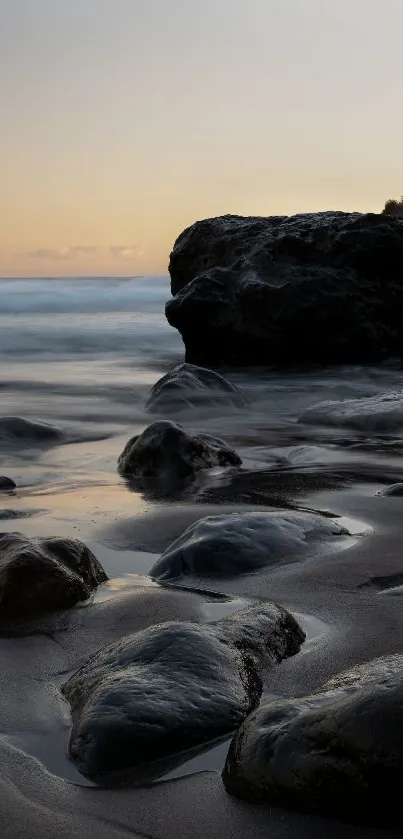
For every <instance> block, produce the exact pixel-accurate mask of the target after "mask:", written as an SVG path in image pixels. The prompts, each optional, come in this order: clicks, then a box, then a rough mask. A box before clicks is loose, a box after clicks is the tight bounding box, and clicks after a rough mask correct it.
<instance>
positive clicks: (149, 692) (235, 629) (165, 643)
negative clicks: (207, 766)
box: [63, 603, 305, 778]
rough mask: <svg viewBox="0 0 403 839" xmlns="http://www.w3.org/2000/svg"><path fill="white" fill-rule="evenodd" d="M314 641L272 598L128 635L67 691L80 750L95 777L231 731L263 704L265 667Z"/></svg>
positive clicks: (78, 758)
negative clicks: (225, 614) (222, 615)
mask: <svg viewBox="0 0 403 839" xmlns="http://www.w3.org/2000/svg"><path fill="white" fill-rule="evenodd" d="M304 637H305V636H304V633H303V631H302V630H301V628H300V627H299V625H298V624H297V622H296V621H295V619H294V618H293V617H292V616H291V615H290V614H289V613H288V612H286V611H285V609H282V608H281V607H278V606H275V605H273V604H270V603H265V604H262V605H259V606H256V607H251V608H249V609H246V610H245V611H241V612H238V613H236V614H235V615H232V616H231V617H229V618H226V619H224V620H221V621H218V622H217V623H215V624H209V625H205V626H203V625H197V624H193V623H189V622H171V623H166V624H160V625H157V626H152V627H150V628H149V629H146V630H144V631H142V632H137V633H136V634H134V635H131V636H129V637H127V638H122V639H121V640H120V641H118V642H117V643H115V644H112V645H111V646H110V647H107V648H106V649H104V650H102V651H101V652H100V653H99V654H97V655H96V656H94V657H93V658H92V659H90V661H89V662H88V663H87V664H86V665H84V667H83V668H82V669H81V670H79V671H78V673H76V674H75V675H74V676H73V677H72V678H71V679H70V681H69V682H67V684H65V685H64V687H63V694H64V695H65V697H66V698H67V699H68V700H69V702H70V704H71V707H72V714H73V727H72V732H71V737H70V743H69V753H70V756H71V757H72V759H73V760H74V761H75V762H76V763H77V765H78V768H79V769H80V771H81V772H82V773H84V774H85V775H88V776H90V777H93V778H97V777H98V778H102V777H103V776H108V775H110V774H111V773H116V772H120V771H122V770H129V769H130V770H132V771H133V773H134V774H135V773H136V769H138V768H139V767H140V770H141V766H142V765H144V764H147V763H149V762H150V761H153V760H154V761H155V760H160V759H162V758H164V757H166V756H168V755H172V754H177V753H180V752H182V751H184V750H188V749H190V748H192V747H194V746H197V745H200V744H201V743H207V742H209V741H211V740H213V739H215V738H218V737H221V736H222V735H225V734H230V733H231V732H233V731H234V729H236V728H237V727H238V726H239V725H240V724H241V722H242V721H243V720H244V719H245V717H246V716H247V715H248V713H250V711H252V710H253V709H254V708H255V707H256V705H257V704H258V701H259V697H260V694H261V670H262V668H264V669H265V670H267V669H268V668H270V667H272V666H274V665H275V664H276V663H278V662H280V661H281V660H282V659H283V658H287V657H288V656H291V655H294V654H295V653H297V652H298V650H299V648H300V645H301V643H302V641H303V640H304ZM140 777H141V775H140Z"/></svg>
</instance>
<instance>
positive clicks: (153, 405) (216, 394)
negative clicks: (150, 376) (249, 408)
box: [146, 364, 248, 414]
mask: <svg viewBox="0 0 403 839" xmlns="http://www.w3.org/2000/svg"><path fill="white" fill-rule="evenodd" d="M247 403H248V400H247V398H246V396H245V395H244V394H243V393H242V391H241V390H240V388H238V387H236V385H233V384H232V383H231V382H228V381H227V379H224V377H223V376H220V375H219V374H218V373H215V372H214V371H213V370H207V369H206V368H205V367H197V366H196V365H195V364H178V365H177V366H176V367H174V368H173V369H172V370H170V371H169V373H167V374H166V375H165V376H163V377H162V379H159V380H158V382H156V383H155V385H154V386H153V388H152V390H151V393H150V395H149V397H148V399H147V403H146V409H147V411H149V412H150V413H152V414H166V413H175V412H176V413H177V412H178V411H181V410H189V409H192V408H201V407H223V408H224V409H225V410H228V407H230V406H232V407H235V408H241V407H244V406H245V405H247Z"/></svg>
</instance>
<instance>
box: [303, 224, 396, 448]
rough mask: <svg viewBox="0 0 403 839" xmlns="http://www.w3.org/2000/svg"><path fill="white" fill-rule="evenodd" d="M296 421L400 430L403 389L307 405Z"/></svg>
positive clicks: (372, 430)
mask: <svg viewBox="0 0 403 839" xmlns="http://www.w3.org/2000/svg"><path fill="white" fill-rule="evenodd" d="M402 227H403V224H402ZM298 422H303V423H307V424H309V425H320V426H329V427H336V428H351V429H354V430H355V431H361V432H363V433H366V434H388V433H393V432H396V431H399V430H402V429H403V392H402V391H398V392H388V393H382V394H380V395H378V396H369V397H361V398H359V399H344V400H341V401H336V400H335V401H327V402H320V403H319V404H318V405H312V406H311V407H310V408H307V410H306V411H304V413H303V414H301V416H300V418H299V420H298Z"/></svg>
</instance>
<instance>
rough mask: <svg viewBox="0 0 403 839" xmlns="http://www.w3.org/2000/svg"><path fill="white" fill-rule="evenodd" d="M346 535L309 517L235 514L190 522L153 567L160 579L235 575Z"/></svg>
mask: <svg viewBox="0 0 403 839" xmlns="http://www.w3.org/2000/svg"><path fill="white" fill-rule="evenodd" d="M348 535H349V534H348V531H347V530H346V529H345V528H344V527H341V526H340V525H338V524H336V523H335V522H334V521H332V520H331V519H328V518H325V517H323V516H319V515H315V514H311V513H294V512H290V513H288V512H287V513H281V512H275V513H234V514H232V515H223V516H209V517H207V518H205V519H201V520H199V521H197V522H196V523H195V524H192V525H191V526H190V527H189V528H188V529H187V530H185V532H184V533H183V534H182V535H181V536H180V537H179V539H177V540H176V541H175V542H174V543H173V544H172V545H170V546H169V548H167V550H166V551H165V552H164V553H163V554H162V556H161V558H160V559H159V560H158V561H157V562H156V563H155V565H154V566H153V567H152V569H151V571H150V575H151V577H153V578H154V579H156V580H175V579H180V578H185V577H189V576H190V577H191V576H196V577H204V576H207V577H234V576H237V575H239V574H248V573H250V572H252V571H256V570H257V569H258V568H265V567H271V566H275V565H278V564H279V563H287V562H293V561H295V560H296V559H301V558H302V559H303V558H304V557H306V555H307V550H309V548H311V549H313V547H314V545H315V543H316V544H318V542H320V545H321V550H322V551H323V549H324V548H325V547H326V546H325V545H324V543H326V542H329V541H330V542H335V541H336V542H338V543H340V539H341V538H343V537H346V536H348Z"/></svg>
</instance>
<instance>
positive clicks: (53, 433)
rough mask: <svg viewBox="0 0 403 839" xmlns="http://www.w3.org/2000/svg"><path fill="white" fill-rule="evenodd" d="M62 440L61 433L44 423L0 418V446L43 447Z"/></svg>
mask: <svg viewBox="0 0 403 839" xmlns="http://www.w3.org/2000/svg"><path fill="white" fill-rule="evenodd" d="M62 440H63V432H62V431H60V429H59V428H56V427H55V426H53V425H49V424H48V423H46V422H37V421H35V420H27V419H23V418H22V417H0V444H1V445H4V444H9V443H18V445H19V446H20V445H24V444H25V445H38V446H40V445H44V444H47V443H49V444H50V443H57V442H61V441H62Z"/></svg>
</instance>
